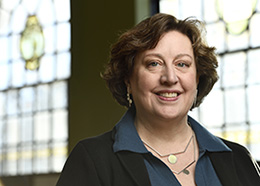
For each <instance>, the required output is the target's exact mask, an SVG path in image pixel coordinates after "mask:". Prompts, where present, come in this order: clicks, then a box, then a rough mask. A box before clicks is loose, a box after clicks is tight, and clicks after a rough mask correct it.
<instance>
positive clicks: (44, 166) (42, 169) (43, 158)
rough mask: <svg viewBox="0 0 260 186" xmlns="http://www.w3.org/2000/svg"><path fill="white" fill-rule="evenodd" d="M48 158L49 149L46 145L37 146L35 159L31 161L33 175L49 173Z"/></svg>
mask: <svg viewBox="0 0 260 186" xmlns="http://www.w3.org/2000/svg"><path fill="white" fill-rule="evenodd" d="M49 156H50V153H49V148H48V146H47V145H46V144H40V145H37V147H36V150H35V158H34V159H33V160H34V162H33V165H34V172H35V173H47V172H48V171H49V168H48V167H49V166H48V163H49V162H48V157H49Z"/></svg>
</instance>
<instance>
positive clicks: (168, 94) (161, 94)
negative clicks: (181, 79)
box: [159, 92, 177, 98]
mask: <svg viewBox="0 0 260 186" xmlns="http://www.w3.org/2000/svg"><path fill="white" fill-rule="evenodd" d="M159 95H160V96H163V97H166V98H174V97H177V93H174V92H172V93H167V92H166V93H160V94H159Z"/></svg>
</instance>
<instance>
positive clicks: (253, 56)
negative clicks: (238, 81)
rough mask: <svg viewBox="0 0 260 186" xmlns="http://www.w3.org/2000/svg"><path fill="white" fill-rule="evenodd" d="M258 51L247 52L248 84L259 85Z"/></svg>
mask: <svg viewBox="0 0 260 186" xmlns="http://www.w3.org/2000/svg"><path fill="white" fill-rule="evenodd" d="M259 69H260V50H259V49H257V50H250V51H249V52H248V79H247V83H248V84H251V85H253V84H256V83H260V75H259Z"/></svg>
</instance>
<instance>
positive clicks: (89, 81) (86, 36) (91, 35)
mask: <svg viewBox="0 0 260 186" xmlns="http://www.w3.org/2000/svg"><path fill="white" fill-rule="evenodd" d="M71 6H72V11H71V12H72V15H71V17H72V20H71V23H72V76H71V79H70V81H69V112H70V114H69V149H70V150H71V149H72V148H73V147H74V146H75V144H76V143H77V142H78V141H79V140H80V139H83V138H86V137H90V136H95V135H98V134H100V133H103V132H104V131H107V130H109V129H111V128H112V127H113V126H114V125H115V123H116V122H117V121H118V120H119V119H120V117H121V116H122V114H123V113H124V112H125V108H123V107H121V106H120V105H119V104H117V103H116V102H115V100H114V99H113V98H112V95H111V94H110V92H109V91H108V89H107V88H106V85H105V82H104V81H103V80H102V79H101V78H100V72H102V71H103V67H104V64H105V63H106V62H107V61H108V56H109V48H110V45H111V44H112V43H113V42H115V41H116V38H117V37H118V35H119V33H120V32H122V31H124V30H126V29H129V28H131V27H132V26H133V25H134V22H135V12H134V0H128V1H122V0H97V1H91V0H86V1H79V0H72V1H71Z"/></svg>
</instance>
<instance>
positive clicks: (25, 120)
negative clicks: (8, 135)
mask: <svg viewBox="0 0 260 186" xmlns="http://www.w3.org/2000/svg"><path fill="white" fill-rule="evenodd" d="M21 142H22V145H24V144H25V143H30V144H32V142H33V118H32V116H31V115H28V116H24V117H22V121H21Z"/></svg>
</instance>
